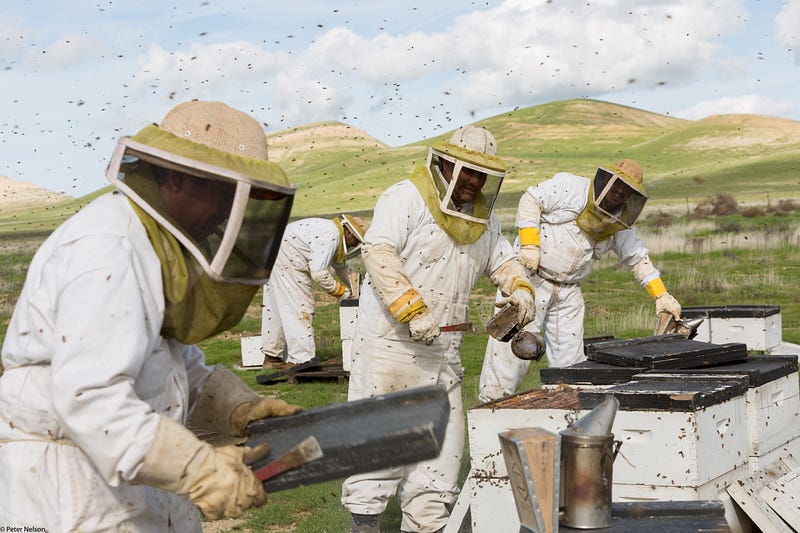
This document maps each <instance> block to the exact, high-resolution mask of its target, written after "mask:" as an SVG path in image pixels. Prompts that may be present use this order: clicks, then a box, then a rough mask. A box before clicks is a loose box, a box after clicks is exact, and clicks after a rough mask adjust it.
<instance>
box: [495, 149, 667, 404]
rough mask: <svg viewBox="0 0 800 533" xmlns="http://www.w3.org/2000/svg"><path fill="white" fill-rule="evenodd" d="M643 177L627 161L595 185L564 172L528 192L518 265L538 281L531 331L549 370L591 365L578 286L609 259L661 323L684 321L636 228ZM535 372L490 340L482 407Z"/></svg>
mask: <svg viewBox="0 0 800 533" xmlns="http://www.w3.org/2000/svg"><path fill="white" fill-rule="evenodd" d="M643 177H644V174H643V172H642V167H641V166H640V165H639V164H638V163H637V162H636V161H633V160H632V159H623V160H621V161H619V162H617V163H616V164H615V165H612V166H610V167H609V168H608V169H605V168H602V167H600V168H598V169H597V172H596V174H595V176H594V179H591V180H590V179H587V178H584V177H581V176H576V175H574V174H569V173H566V172H559V173H558V174H556V175H555V176H553V177H552V178H550V179H548V180H546V181H543V182H542V183H539V184H538V185H535V186H533V187H530V188H528V190H527V191H525V193H523V195H522V198H521V199H520V201H519V207H518V209H517V229H518V233H519V238H518V242H517V244H518V245H519V246H520V250H519V260H520V262H521V263H522V264H523V265H525V267H527V268H528V269H529V270H530V272H531V273H532V281H533V286H534V288H535V289H536V318H535V320H534V321H533V322H531V323H530V324H528V326H527V327H526V328H525V329H528V330H530V331H541V332H542V333H543V336H544V339H545V345H546V349H547V362H548V365H549V366H551V367H564V366H570V365H572V364H575V363H578V362H580V361H583V360H585V359H586V356H585V355H584V351H583V318H584V311H585V306H584V301H583V294H582V293H581V285H580V284H581V282H582V281H583V280H585V279H586V278H587V277H588V276H589V272H590V270H591V266H592V260H593V259H600V258H601V257H603V256H604V255H605V254H606V253H607V252H609V251H613V252H614V253H615V254H616V255H617V256H618V257H619V260H620V262H621V263H622V264H623V265H625V266H626V267H628V268H631V269H632V271H633V276H634V277H635V278H636V280H637V281H638V282H639V284H640V285H641V286H642V287H643V288H644V289H645V290H646V291H647V294H649V295H650V296H651V297H652V298H653V299H654V300H655V310H656V315H658V314H659V313H661V312H665V313H669V314H671V315H673V316H674V317H675V319H676V320H679V319H680V314H681V305H680V304H679V303H678V301H677V300H676V299H675V298H674V297H673V296H672V295H671V294H670V293H668V292H667V289H666V287H665V286H664V282H663V281H662V280H661V274H660V273H659V271H658V270H657V269H656V267H655V266H653V263H652V262H650V257H649V256H648V253H649V251H648V250H647V248H645V246H644V244H643V243H642V241H641V239H640V238H639V236H638V235H637V234H636V229H635V228H634V222H635V221H636V219H637V218H638V216H639V214H640V213H641V212H642V208H643V207H644V204H645V202H646V201H647V194H646V193H645V190H644V186H643V185H642V181H643ZM529 365H530V361H525V360H522V359H518V358H516V357H515V356H514V354H513V353H512V352H511V349H510V346H509V344H508V343H502V342H498V341H496V340H494V339H492V338H490V339H489V342H488V344H487V346H486V355H485V357H484V360H483V369H482V371H481V377H480V392H479V399H480V400H481V401H483V402H488V401H491V400H496V399H498V398H502V397H504V396H508V395H510V394H513V393H514V392H515V391H516V388H517V386H518V385H519V384H520V382H521V381H522V379H523V378H524V377H525V373H526V372H527V371H528V366H529Z"/></svg>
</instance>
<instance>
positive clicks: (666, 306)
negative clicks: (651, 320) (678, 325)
mask: <svg viewBox="0 0 800 533" xmlns="http://www.w3.org/2000/svg"><path fill="white" fill-rule="evenodd" d="M659 313H668V314H670V315H672V316H673V317H675V320H680V319H681V304H679V303H678V300H676V299H675V298H674V297H673V296H672V295H671V294H670V293H668V292H665V293H664V294H662V295H661V296H659V297H658V298H656V316H658V314H659Z"/></svg>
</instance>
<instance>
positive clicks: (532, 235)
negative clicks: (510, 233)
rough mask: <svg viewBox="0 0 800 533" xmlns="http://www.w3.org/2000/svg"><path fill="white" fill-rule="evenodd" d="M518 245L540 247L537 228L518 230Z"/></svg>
mask: <svg viewBox="0 0 800 533" xmlns="http://www.w3.org/2000/svg"><path fill="white" fill-rule="evenodd" d="M519 243H520V244H521V245H522V246H525V245H526V244H534V245H536V246H541V244H542V241H541V239H540V237H539V228H519Z"/></svg>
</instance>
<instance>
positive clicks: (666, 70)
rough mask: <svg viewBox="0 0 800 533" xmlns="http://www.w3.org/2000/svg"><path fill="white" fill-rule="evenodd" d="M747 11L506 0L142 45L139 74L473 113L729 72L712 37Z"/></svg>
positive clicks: (293, 99)
mask: <svg viewBox="0 0 800 533" xmlns="http://www.w3.org/2000/svg"><path fill="white" fill-rule="evenodd" d="M745 18H746V17H745V16H744V8H743V6H742V1H741V0H716V1H712V0H653V1H650V2H646V3H642V2H635V1H632V0H604V1H600V2H591V3H587V2H585V1H582V0H560V1H559V2H545V1H541V0H540V1H531V0H506V1H505V2H503V3H502V4H500V5H499V6H497V7H495V8H491V9H486V10H482V11H477V10H476V11H473V12H471V13H468V14H465V15H461V16H458V17H456V18H454V19H453V20H452V21H451V23H450V24H449V25H448V26H444V27H442V29H441V31H438V32H431V33H423V32H419V31H415V32H407V33H397V34H389V33H379V34H377V35H375V36H371V37H365V36H362V35H359V34H358V33H356V32H354V31H353V30H351V29H349V28H345V27H334V28H331V29H330V30H327V31H326V32H324V33H322V34H321V35H320V36H319V37H318V38H316V39H315V40H314V41H313V42H312V43H311V44H309V45H308V46H307V47H306V48H304V49H301V50H295V51H294V52H293V53H292V54H291V55H290V54H288V53H268V52H266V51H265V49H264V48H263V46H261V45H258V44H254V43H247V42H239V43H225V44H217V45H206V46H198V45H194V46H192V47H191V49H190V50H188V51H179V52H167V51H166V50H164V49H162V48H160V47H151V49H150V50H149V51H148V53H147V54H146V57H145V58H144V59H143V60H142V62H141V67H142V70H141V72H140V74H139V76H138V79H139V82H138V83H139V84H141V86H146V85H152V84H153V83H154V81H155V80H157V82H158V83H159V84H163V85H165V86H167V85H168V86H170V87H176V88H180V87H186V88H187V89H192V90H193V91H194V92H195V94H196V93H197V92H198V91H199V92H204V91H207V90H208V89H209V88H215V87H218V86H219V85H220V84H230V83H237V84H240V85H241V86H249V87H251V88H252V89H251V90H256V91H259V93H258V94H261V95H263V97H264V98H265V99H267V98H268V99H270V100H271V101H273V102H274V104H275V107H276V108H278V109H280V113H281V117H282V119H285V120H287V121H289V122H293V121H296V120H298V119H300V118H301V117H303V118H305V119H306V120H319V119H325V118H328V119H330V118H332V117H331V114H332V113H333V114H335V115H339V116H341V115H343V114H344V110H347V111H348V113H349V114H351V115H354V114H355V115H357V114H359V113H361V112H374V111H375V110H380V109H382V110H383V112H385V113H395V114H402V113H405V114H406V115H408V116H413V117H420V116H424V115H426V114H430V110H431V109H432V108H433V107H435V106H436V104H438V103H441V101H442V95H445V94H446V95H450V96H452V98H449V99H447V100H446V103H447V107H448V108H450V107H456V108H458V109H460V110H461V111H462V112H463V111H464V110H472V111H476V110H477V111H481V110H486V109H496V108H497V107H498V106H508V107H511V106H515V105H520V106H522V105H529V104H530V102H531V101H535V100H543V99H551V98H568V97H575V96H593V95H599V94H604V93H608V92H610V91H620V90H625V89H626V88H627V87H630V86H635V87H636V88H638V89H641V88H653V87H657V86H659V85H664V84H680V83H683V82H685V81H687V80H692V79H694V78H696V77H700V76H702V75H703V73H704V72H707V71H709V70H714V71H718V70H724V69H733V68H735V63H734V62H733V61H732V60H728V59H726V58H724V57H718V52H719V49H718V44H717V41H718V39H719V36H720V35H723V34H726V33H728V32H731V31H733V30H734V29H736V28H737V27H738V25H740V24H742V21H743V20H744V19H745ZM422 85H425V86H426V87H422ZM433 87H435V89H433ZM173 90H175V89H173ZM178 90H180V89H178ZM187 92H188V91H187ZM426 110H427V111H426ZM337 111H339V112H338V113H337ZM447 112H448V111H440V114H446V113H447Z"/></svg>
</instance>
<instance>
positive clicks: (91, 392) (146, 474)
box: [0, 101, 299, 532]
mask: <svg viewBox="0 0 800 533" xmlns="http://www.w3.org/2000/svg"><path fill="white" fill-rule="evenodd" d="M266 159H267V145H266V141H265V137H264V131H263V130H262V128H261V125H260V124H259V122H258V121H257V120H255V119H254V118H252V117H250V116H248V115H246V114H245V113H242V112H240V111H237V110H234V109H231V108H230V107H228V106H226V105H225V104H222V103H218V102H200V101H192V102H187V103H183V104H180V105H178V106H176V107H174V108H173V109H172V110H170V111H169V113H167V115H166V116H165V117H164V120H163V122H162V123H161V124H160V125H156V124H151V125H149V126H147V127H145V128H144V129H142V130H141V131H140V132H139V133H137V134H136V135H134V136H133V137H123V138H121V139H120V141H119V143H118V145H117V147H116V150H115V151H114V154H113V157H112V160H111V163H110V164H109V167H108V171H107V175H108V178H109V179H110V180H111V181H112V182H113V183H114V184H115V185H116V187H117V188H116V190H115V191H113V192H110V193H107V194H104V195H102V196H100V197H99V198H97V199H96V200H94V201H93V202H91V203H90V204H89V205H87V206H86V207H85V208H83V209H82V210H81V211H79V212H78V213H77V214H75V215H74V216H72V217H71V218H70V219H69V220H67V221H66V222H65V223H64V224H62V225H61V226H60V227H59V228H58V229H57V230H56V231H54V232H53V233H52V235H50V237H49V238H48V239H47V240H46V241H45V242H44V244H43V245H42V246H41V248H40V249H39V250H38V251H37V252H36V255H35V256H34V258H33V261H32V262H31V265H30V268H29V270H28V275H27V279H26V281H25V284H24V286H23V288H22V292H21V294H20V297H19V301H18V302H17V306H16V309H15V310H14V314H13V316H12V318H11V321H10V323H9V325H8V332H7V334H6V337H5V342H4V344H3V348H2V357H3V367H4V369H5V372H4V374H3V375H2V377H0V522H2V524H3V525H4V526H12V525H13V526H36V527H43V528H46V529H47V531H123V530H124V531H153V532H155V531H181V532H185V531H196V532H200V531H202V528H201V526H200V511H202V512H203V513H204V514H205V515H206V516H207V517H209V518H221V517H233V516H236V515H238V514H240V513H241V512H242V511H244V510H245V509H247V508H249V507H252V506H255V505H261V504H263V503H264V502H265V500H266V495H265V493H264V490H263V488H262V486H261V483H260V482H259V481H258V480H257V479H256V477H255V476H254V475H253V473H252V471H251V470H250V469H249V467H248V466H247V465H246V464H245V463H246V462H248V461H251V460H255V459H257V458H260V457H263V456H264V454H265V453H266V450H265V449H264V447H261V446H260V447H258V448H256V449H251V448H241V447H236V446H223V447H218V448H214V447H212V446H210V445H209V444H208V443H206V442H203V441H201V440H198V438H197V437H195V434H194V433H193V432H192V431H190V430H189V429H187V427H186V426H187V424H189V425H191V426H193V427H195V428H197V429H198V430H203V431H206V432H208V431H216V432H220V433H227V434H232V435H243V434H244V433H245V430H246V427H247V424H248V423H249V422H251V421H252V420H255V419H259V418H264V417H267V416H277V415H288V414H293V413H296V412H297V411H298V410H299V407H297V406H292V405H288V404H286V403H285V402H284V401H282V400H277V399H273V398H262V397H259V396H258V395H256V394H255V393H254V392H253V391H252V390H250V389H249V388H248V387H247V386H246V385H245V384H244V383H243V382H242V381H240V380H239V379H238V378H236V377H235V376H234V375H233V374H232V373H231V372H230V371H228V370H226V369H225V368H224V367H222V366H216V367H208V366H206V365H205V364H204V356H203V353H202V352H201V351H200V350H199V349H198V348H197V346H195V345H194V344H195V343H197V342H199V341H201V340H203V339H207V338H209V337H211V336H212V335H215V334H217V333H219V332H221V331H224V330H226V329H228V328H230V327H231V326H233V325H235V324H236V323H237V322H238V321H239V320H240V319H241V317H242V315H243V314H244V312H245V310H246V309H247V306H248V305H249V304H250V303H251V300H252V298H253V296H254V295H255V293H256V291H257V290H259V288H260V286H261V285H262V284H263V283H265V282H266V280H267V278H268V276H269V271H270V268H271V266H272V262H273V260H274V258H275V255H276V253H277V250H278V243H279V242H280V238H281V235H282V233H283V229H284V227H285V224H286V221H287V219H288V216H289V210H290V208H291V204H292V199H293V197H294V192H295V189H294V187H293V186H291V185H290V184H289V182H288V180H287V178H286V176H285V175H284V173H283V171H282V170H281V169H280V168H279V167H278V166H277V165H275V164H273V163H269V162H267V161H266ZM198 508H199V509H198Z"/></svg>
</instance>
